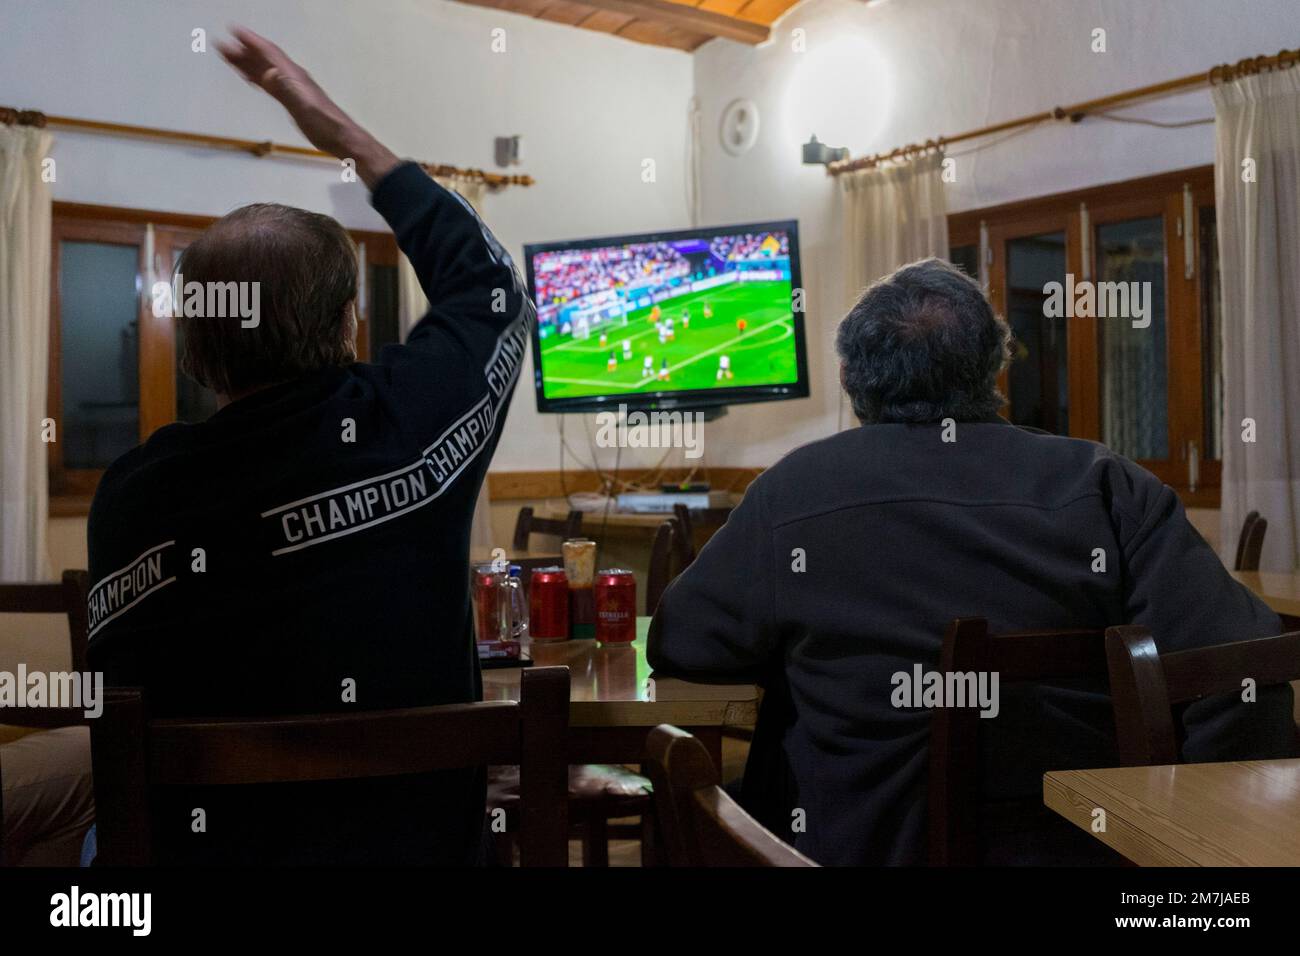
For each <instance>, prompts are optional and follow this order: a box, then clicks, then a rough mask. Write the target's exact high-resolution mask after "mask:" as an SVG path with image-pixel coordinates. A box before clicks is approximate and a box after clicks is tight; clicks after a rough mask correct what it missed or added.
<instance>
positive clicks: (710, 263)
mask: <svg viewBox="0 0 1300 956" xmlns="http://www.w3.org/2000/svg"><path fill="white" fill-rule="evenodd" d="M532 265H533V281H534V286H535V291H536V302H537V312H538V332H537V334H538V339H539V343H540V352H541V364H542V379H543V389H544V394H545V396H546V398H548V399H555V398H581V397H587V396H594V395H610V394H619V393H624V392H626V393H629V394H630V393H638V392H643V393H654V392H665V391H690V390H698V389H708V388H738V387H744V386H753V385H782V384H788V383H792V382H795V381H796V380H797V377H798V366H797V354H796V349H795V328H794V315H793V314H792V311H791V279H790V275H791V272H790V237H789V235H788V234H787V233H786V232H785V231H783V230H773V231H756V232H735V233H726V234H721V235H715V236H700V237H698V238H682V239H671V240H667V241H660V242H629V243H618V244H614V245H607V246H597V247H595V248H586V249H583V248H568V249H560V250H555V251H543V252H537V253H535V254H534V255H533V261H532Z"/></svg>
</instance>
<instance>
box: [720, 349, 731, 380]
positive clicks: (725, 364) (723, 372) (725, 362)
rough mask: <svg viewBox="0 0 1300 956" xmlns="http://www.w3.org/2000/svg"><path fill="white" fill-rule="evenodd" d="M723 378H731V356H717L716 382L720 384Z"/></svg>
mask: <svg viewBox="0 0 1300 956" xmlns="http://www.w3.org/2000/svg"><path fill="white" fill-rule="evenodd" d="M724 378H731V356H729V355H719V356H718V378H717V381H719V382H721V381H722V380H723V379H724Z"/></svg>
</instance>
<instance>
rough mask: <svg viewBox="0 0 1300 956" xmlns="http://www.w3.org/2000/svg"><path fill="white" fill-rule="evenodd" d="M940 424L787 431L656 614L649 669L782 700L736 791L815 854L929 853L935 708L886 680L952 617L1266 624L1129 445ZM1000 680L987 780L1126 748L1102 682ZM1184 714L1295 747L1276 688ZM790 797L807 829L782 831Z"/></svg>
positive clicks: (1222, 633)
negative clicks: (812, 435) (772, 458)
mask: <svg viewBox="0 0 1300 956" xmlns="http://www.w3.org/2000/svg"><path fill="white" fill-rule="evenodd" d="M942 437H943V436H942V429H941V427H940V426H938V425H919V426H910V425H870V426H864V427H861V428H855V429H852V430H850V431H845V432H842V433H840V434H837V435H834V436H832V437H830V438H827V439H824V440H822V441H818V442H814V443H812V444H810V445H806V446H804V447H802V448H800V449H797V450H796V451H794V452H792V453H791V454H790V455H788V456H786V457H785V458H784V459H783V460H782V461H780V462H779V463H777V464H776V465H775V466H774V467H772V468H771V469H769V470H767V471H766V472H765V473H764V474H763V475H762V476H761V477H760V478H759V479H758V480H757V481H755V482H754V483H753V484H752V485H751V486H750V488H749V490H748V492H747V493H746V495H745V499H744V502H743V503H742V504H741V505H740V507H738V508H737V509H736V510H735V512H733V514H732V515H731V517H730V520H728V522H727V523H726V525H725V526H724V527H723V528H722V530H721V531H719V532H718V533H717V535H716V536H714V538H713V539H712V540H711V541H710V542H709V543H708V544H707V545H706V546H705V547H704V548H703V549H702V550H701V552H700V554H699V557H698V558H697V559H696V561H695V563H694V564H693V565H692V566H691V567H690V568H689V569H687V571H686V572H685V573H683V574H682V575H681V576H680V577H679V578H678V579H677V580H676V581H675V582H674V583H673V584H672V586H671V587H670V588H669V589H668V591H667V592H666V593H665V595H664V598H663V601H662V603H661V604H660V606H659V610H658V613H657V614H656V616H655V620H654V623H653V625H652V628H651V631H650V646H649V656H650V663H651V664H652V666H653V667H654V668H655V669H656V670H659V671H664V672H676V673H679V674H683V675H687V676H690V677H693V678H695V679H700V680H704V679H708V680H718V681H739V680H751V679H754V680H759V681H761V682H764V683H767V684H768V685H769V693H770V694H771V695H772V697H773V699H774V700H775V699H776V698H780V699H782V700H783V701H784V712H783V713H777V714H774V713H773V710H774V708H775V704H774V705H773V706H771V707H770V706H769V704H768V701H765V704H764V713H763V716H762V719H761V720H760V727H759V734H758V738H757V739H756V740H755V745H754V746H755V749H754V752H753V753H752V754H751V761H750V766H749V770H750V771H753V773H750V772H747V775H746V781H745V793H746V799H747V802H749V803H750V804H751V806H753V808H754V809H755V810H757V811H758V812H759V814H760V817H761V818H763V821H764V822H765V823H766V824H767V825H768V826H770V827H772V828H773V829H774V830H776V831H777V832H778V833H780V834H781V835H783V836H784V837H785V838H787V839H792V840H793V842H794V844H795V845H796V846H797V847H798V848H799V849H800V850H802V851H804V852H805V853H807V854H808V855H810V856H812V857H813V858H814V859H816V860H818V861H820V862H823V863H827V864H864V863H919V862H923V861H924V859H925V848H926V838H925V815H926V810H925V807H926V802H925V795H926V777H927V772H926V759H927V744H928V739H929V722H930V713H929V711H928V710H925V709H921V708H898V707H895V706H892V704H891V694H892V692H893V691H894V688H895V685H894V684H893V683H892V681H891V678H892V675H894V674H896V673H898V672H900V671H905V672H911V671H912V669H913V665H914V664H916V663H918V662H919V663H921V664H922V665H923V666H924V667H925V668H926V669H933V668H936V667H937V665H938V655H939V647H940V642H941V640H942V635H943V633H944V629H945V627H946V626H947V624H948V623H949V622H950V621H951V620H952V619H953V618H955V617H985V618H987V619H988V620H989V622H990V625H991V627H992V628H993V630H994V631H995V632H998V631H1006V630H1025V629H1030V628H1052V629H1054V628H1064V627H1098V628H1099V627H1103V626H1106V625H1112V624H1124V623H1133V624H1144V625H1147V626H1148V627H1150V628H1151V629H1152V632H1153V634H1154V636H1155V639H1156V642H1157V644H1158V645H1159V647H1160V649H1161V650H1162V651H1169V650H1175V649H1182V648H1189V647H1197V646H1202V645H1207V644H1215V643H1219V642H1224V641H1232V640H1238V639H1242V638H1249V637H1258V636H1264V635H1269V634H1277V633H1279V632H1280V631H1281V623H1280V621H1279V620H1278V617H1277V615H1275V614H1274V613H1273V612H1272V611H1270V610H1269V609H1268V608H1267V607H1266V606H1265V605H1264V604H1263V603H1262V602H1260V601H1259V600H1258V599H1257V598H1256V597H1255V596H1254V595H1253V594H1251V593H1250V591H1248V590H1247V589H1246V588H1244V587H1241V586H1240V585H1238V584H1237V583H1236V582H1234V581H1233V580H1232V578H1231V577H1230V576H1229V575H1228V573H1227V571H1226V570H1225V569H1224V567H1223V565H1222V563H1221V562H1220V561H1219V559H1218V557H1217V556H1216V555H1215V554H1214V552H1213V551H1212V550H1211V549H1210V547H1209V546H1208V545H1207V544H1206V543H1205V541H1204V539H1203V538H1201V536H1200V535H1199V534H1197V532H1196V530H1195V529H1194V528H1193V527H1192V526H1191V525H1190V524H1189V523H1188V521H1187V517H1186V515H1185V514H1184V512H1183V507H1182V504H1181V503H1180V502H1179V500H1178V497H1177V495H1176V494H1175V493H1174V492H1173V490H1172V489H1170V488H1169V487H1167V486H1165V485H1163V484H1162V483H1161V482H1160V481H1159V479H1157V478H1156V477H1155V476H1153V475H1152V474H1150V473H1149V472H1147V471H1146V470H1144V469H1142V468H1140V467H1139V466H1137V465H1135V464H1134V463H1133V462H1131V461H1128V460H1127V459H1125V458H1122V457H1120V456H1119V455H1116V454H1114V453H1112V452H1111V451H1109V450H1108V449H1107V448H1105V447H1103V446H1102V445H1099V444H1096V443H1094V442H1089V441H1083V440H1079V439H1071V438H1062V437H1058V436H1054V435H1047V434H1044V433H1041V432H1036V431H1032V430H1028V429H1022V428H1018V427H1015V426H1012V425H1010V424H1009V423H1007V422H1005V421H1004V420H1002V419H995V420H993V421H990V422H971V423H962V424H958V425H957V426H956V432H955V437H956V441H954V442H945V441H943V440H942ZM1095 549H1101V551H1102V552H1104V556H1105V570H1104V571H1100V570H1094V567H1100V562H1098V560H1097V557H1096V551H1095ZM800 555H802V556H803V558H802V561H803V563H802V564H801V563H800ZM800 567H803V568H804V569H803V570H798V568H800ZM772 688H775V691H776V692H775V693H772V690H771V689H772ZM1000 696H1001V710H1000V713H999V715H998V717H997V718H995V719H992V720H988V721H986V722H985V723H987V724H988V725H989V726H988V727H987V732H988V734H989V737H990V743H989V746H988V748H987V752H988V753H989V755H990V756H989V765H988V767H987V768H986V781H987V784H986V788H987V789H988V790H989V791H990V795H991V796H997V797H1015V796H1022V795H1023V796H1028V797H1030V798H1031V799H1032V798H1033V796H1034V795H1035V794H1036V793H1040V792H1041V779H1040V775H1041V773H1042V772H1043V771H1044V770H1048V769H1067V768H1084V767H1100V766H1115V765H1117V764H1118V756H1117V754H1116V750H1115V744H1114V726H1113V721H1112V718H1111V714H1110V702H1109V699H1108V697H1107V696H1106V689H1105V687H1104V686H1080V685H1068V686H1067V685H1053V686H1050V687H1049V686H1044V685H1036V686H1033V687H1025V686H1023V685H1022V686H1021V687H1018V688H1010V687H1008V688H1002V692H1001V695H1000ZM1184 723H1185V727H1186V730H1187V740H1186V746H1185V749H1184V755H1185V756H1186V758H1187V759H1188V760H1197V761H1212V760H1223V759H1230V758H1233V759H1236V758H1249V757H1274V756H1288V755H1290V754H1291V753H1292V752H1293V748H1294V746H1295V725H1294V723H1293V718H1292V695H1291V689H1290V687H1287V686H1283V687H1278V688H1266V689H1262V690H1261V692H1260V695H1259V701H1258V702H1257V703H1253V704H1244V703H1241V702H1240V701H1238V700H1236V698H1235V697H1234V698H1229V699H1227V700H1225V699H1222V698H1215V699H1212V700H1208V701H1202V702H1200V703H1198V704H1196V705H1193V706H1192V707H1190V708H1188V710H1187V712H1186V714H1185V717H1184ZM756 764H760V765H761V768H760V769H756V766H755V765H756ZM758 774H761V776H759V778H758V779H755V777H756V775H758ZM779 778H784V782H785V783H786V784H787V785H788V793H785V794H782V796H784V797H785V799H784V800H774V799H773V798H774V797H775V796H777V791H780V790H781V789H782V782H781V780H780V779H779ZM756 797H757V798H763V799H761V800H760V801H758V802H757V803H756ZM760 804H761V805H760ZM792 806H793V807H797V808H799V809H802V810H803V811H804V812H805V815H806V817H805V819H806V829H805V832H802V833H798V832H795V833H793V834H792V833H791V816H790V808H791V807H792Z"/></svg>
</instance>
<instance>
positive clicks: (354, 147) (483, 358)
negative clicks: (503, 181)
mask: <svg viewBox="0 0 1300 956" xmlns="http://www.w3.org/2000/svg"><path fill="white" fill-rule="evenodd" d="M232 34H233V39H232V40H231V41H230V42H223V43H219V44H218V49H220V51H221V55H222V56H224V57H225V58H226V60H227V61H228V62H229V63H230V64H231V65H232V66H233V67H234V68H235V69H236V70H237V71H238V72H239V73H240V74H241V75H242V76H243V77H244V78H245V79H246V80H248V81H249V82H250V83H252V84H253V85H254V86H258V87H260V88H261V89H263V90H265V91H266V92H267V93H268V94H270V95H271V96H272V97H274V98H275V100H276V101H277V102H279V103H280V104H281V105H282V106H283V107H284V108H285V109H286V110H287V111H288V112H289V115H290V116H291V117H292V118H293V121H294V122H295V123H296V124H297V125H298V128H299V129H300V130H302V133H303V135H304V136H306V137H307V139H308V140H309V141H310V142H311V143H312V145H314V146H315V147H316V148H317V149H320V150H322V151H324V152H327V153H329V154H331V155H333V156H337V157H338V158H339V159H350V160H352V161H353V162H354V163H355V164H356V171H357V174H358V176H359V177H360V178H361V180H362V182H364V183H365V184H366V186H367V187H368V188H369V189H370V191H371V201H372V202H373V204H374V206H375V208H376V209H377V210H378V211H379V213H380V214H381V215H382V216H383V217H384V218H385V219H386V220H387V221H388V224H389V225H390V226H391V227H392V230H393V233H394V234H395V235H396V237H397V241H398V245H400V246H401V248H402V251H403V252H404V253H405V254H406V256H407V258H408V259H409V260H410V261H411V265H412V266H413V267H414V269H415V273H416V275H417V276H418V278H419V280H420V284H421V286H422V287H423V289H424V294H425V295H426V296H427V297H428V299H429V303H430V308H429V314H428V315H427V316H425V318H424V319H423V320H422V321H421V322H420V323H419V325H417V326H416V328H415V329H413V330H412V331H411V333H410V335H409V336H408V337H407V343H408V344H409V345H414V346H416V347H420V346H421V345H425V346H426V347H437V346H438V345H440V344H441V343H442V342H446V341H450V342H451V343H454V344H456V345H458V346H460V347H461V348H462V349H464V351H465V352H466V353H467V354H468V357H469V358H471V359H472V360H475V361H476V363H481V364H483V365H484V366H485V373H486V374H487V375H488V378H489V380H490V381H493V382H496V380H497V379H499V378H501V376H502V372H501V370H500V368H501V367H505V366H511V367H512V366H513V365H514V364H515V362H516V360H517V358H519V357H521V354H522V348H523V344H524V342H525V341H526V335H527V323H528V321H529V320H530V319H531V316H532V309H531V306H530V304H529V302H528V300H527V297H526V295H525V293H524V288H523V283H522V281H521V280H520V279H519V276H518V274H517V273H516V272H515V268H514V263H512V262H511V261H510V257H509V256H508V255H506V253H505V251H504V250H503V249H502V248H501V245H500V243H498V242H497V240H496V238H495V237H494V236H493V235H492V234H491V232H489V231H488V229H487V227H486V226H484V225H483V223H482V221H481V220H480V219H479V218H478V216H477V215H476V214H475V213H474V211H473V210H472V209H471V208H470V207H469V205H468V204H467V203H466V202H465V201H464V200H463V199H462V198H461V197H459V196H457V195H456V194H454V193H451V192H449V191H447V190H445V189H443V188H442V187H441V186H439V185H438V184H437V183H435V182H434V181H433V180H432V179H430V178H429V177H428V176H427V175H426V174H425V173H424V171H423V170H422V169H420V167H419V166H417V165H416V164H415V163H411V162H402V161H401V160H399V159H398V158H397V156H396V155H394V154H393V152H392V151H391V150H389V149H388V148H387V147H386V146H384V145H383V144H382V143H380V142H379V141H378V140H377V139H375V137H373V136H371V135H370V133H368V132H367V131H366V130H364V129H363V128H362V127H361V126H360V125H359V124H358V123H357V122H355V121H354V120H353V119H352V118H351V117H350V116H348V114H347V113H345V112H344V111H343V110H342V109H340V108H339V106H338V105H337V104H336V103H335V102H334V101H333V100H331V99H330V98H329V96H327V95H326V93H325V91H324V90H323V89H321V87H320V86H319V85H318V84H317V83H316V81H315V80H313V79H312V77H311V75H310V74H309V73H308V72H307V71H306V70H304V69H303V68H302V67H301V66H299V65H298V64H297V63H295V62H294V61H293V60H292V59H290V58H289V56H288V54H286V53H285V52H284V51H283V50H281V49H280V48H279V47H278V46H276V45H275V44H274V43H272V42H271V41H270V40H267V39H266V38H265V37H261V36H259V35H257V34H256V33H254V32H252V31H251V30H246V29H244V28H242V27H235V28H232ZM503 350H504V352H505V353H508V354H506V355H504V356H503ZM497 384H499V383H497ZM497 384H494V388H495V387H497Z"/></svg>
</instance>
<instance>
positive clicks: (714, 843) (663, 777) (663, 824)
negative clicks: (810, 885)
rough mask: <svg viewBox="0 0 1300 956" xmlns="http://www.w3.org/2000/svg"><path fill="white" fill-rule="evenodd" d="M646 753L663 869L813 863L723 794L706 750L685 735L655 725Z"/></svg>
mask: <svg viewBox="0 0 1300 956" xmlns="http://www.w3.org/2000/svg"><path fill="white" fill-rule="evenodd" d="M646 751H647V753H648V754H649V757H650V761H649V764H648V769H649V772H650V778H651V780H652V781H653V782H654V788H655V798H654V799H655V811H656V816H657V818H658V821H659V827H660V833H661V834H662V837H663V844H664V851H665V854H666V858H667V862H668V865H669V866H816V865H817V864H816V863H814V862H813V861H812V860H810V859H808V857H806V856H804V855H803V854H802V853H800V852H799V851H798V850H796V849H794V848H793V847H791V846H789V845H787V844H785V843H783V842H781V840H779V839H778V838H777V837H776V836H775V835H773V834H772V833H771V832H770V831H768V830H766V829H764V828H763V826H761V825H760V824H759V823H758V821H757V820H755V819H754V818H753V817H751V816H750V815H749V814H748V813H746V812H745V811H744V810H743V809H741V807H740V805H739V804H738V803H736V801H734V800H733V799H731V797H730V796H728V795H727V793H726V791H725V790H723V789H722V787H721V786H719V781H718V770H717V768H716V767H715V766H714V765H713V761H712V759H710V757H709V752H708V751H707V750H705V749H704V745H703V744H702V743H700V742H699V741H698V740H696V739H695V738H694V737H692V736H691V735H690V734H688V733H686V732H685V731H684V730H678V729H677V728H676V727H673V726H670V725H668V724H660V725H659V726H658V727H656V728H654V729H653V730H652V731H650V735H649V736H648V737H647V738H646Z"/></svg>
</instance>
